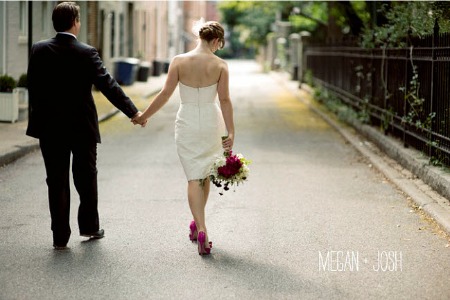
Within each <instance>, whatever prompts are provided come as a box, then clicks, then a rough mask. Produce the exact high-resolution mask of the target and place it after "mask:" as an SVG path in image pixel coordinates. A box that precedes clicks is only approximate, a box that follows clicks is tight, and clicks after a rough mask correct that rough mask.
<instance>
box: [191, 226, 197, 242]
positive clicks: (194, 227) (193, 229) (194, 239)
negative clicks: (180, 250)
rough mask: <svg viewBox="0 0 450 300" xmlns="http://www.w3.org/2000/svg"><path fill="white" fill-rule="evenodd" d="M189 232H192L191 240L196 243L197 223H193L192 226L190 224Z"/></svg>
mask: <svg viewBox="0 0 450 300" xmlns="http://www.w3.org/2000/svg"><path fill="white" fill-rule="evenodd" d="M189 230H190V231H191V232H190V233H189V239H190V240H191V242H194V241H196V240H197V237H196V235H197V225H195V221H192V222H191V224H189Z"/></svg>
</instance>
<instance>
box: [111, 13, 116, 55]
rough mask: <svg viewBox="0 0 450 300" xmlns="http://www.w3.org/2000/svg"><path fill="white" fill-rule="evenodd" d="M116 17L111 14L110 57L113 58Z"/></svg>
mask: <svg viewBox="0 0 450 300" xmlns="http://www.w3.org/2000/svg"><path fill="white" fill-rule="evenodd" d="M115 21H116V16H115V13H114V12H111V45H110V47H111V48H110V49H111V57H114V54H115V53H114V43H115V41H116V24H115Z"/></svg>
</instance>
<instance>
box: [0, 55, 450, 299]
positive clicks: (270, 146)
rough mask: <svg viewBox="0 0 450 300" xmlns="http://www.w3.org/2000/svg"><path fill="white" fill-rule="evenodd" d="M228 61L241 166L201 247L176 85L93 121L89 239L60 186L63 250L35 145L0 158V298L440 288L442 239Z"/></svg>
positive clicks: (420, 292) (449, 269) (388, 293)
mask: <svg viewBox="0 0 450 300" xmlns="http://www.w3.org/2000/svg"><path fill="white" fill-rule="evenodd" d="M230 71H231V95H232V99H233V103H234V108H235V123H236V140H235V149H234V150H235V152H240V153H242V154H244V155H245V156H246V157H247V158H249V159H251V160H252V164H251V166H250V167H251V175H250V178H249V181H248V182H246V183H245V184H244V185H242V186H239V187H238V188H236V191H235V192H233V191H228V192H226V193H225V195H224V196H219V194H218V192H219V190H217V189H214V188H213V189H212V192H211V197H210V200H209V203H208V206H207V224H208V231H209V235H210V239H211V240H212V241H213V243H214V248H213V254H212V255H211V256H209V257H200V256H199V255H198V254H197V250H196V249H197V248H196V244H192V243H191V242H190V241H189V239H188V225H189V222H190V221H191V216H190V212H189V208H188V204H187V199H186V182H185V177H184V174H183V171H182V167H181V164H180V163H179V160H178V157H177V154H176V148H175V143H174V138H173V130H174V128H173V127H174V119H175V114H176V110H177V108H178V102H179V97H178V93H177V91H176V93H175V94H174V96H173V98H172V99H171V101H170V102H169V103H168V104H167V105H166V106H165V107H164V108H163V109H162V110H161V111H160V112H159V113H158V114H157V115H156V116H155V117H154V119H152V120H150V122H149V124H148V126H147V127H146V128H138V127H133V126H132V125H131V124H130V123H129V122H128V120H127V119H126V118H125V117H124V116H123V115H122V114H120V115H117V116H115V117H114V118H112V119H111V120H109V121H107V122H106V123H104V124H103V125H102V137H103V143H102V144H101V145H99V160H98V164H99V166H98V168H99V194H100V204H99V208H100V222H101V226H102V227H103V228H104V229H105V234H106V237H105V238H104V239H102V240H97V241H95V240H94V241H89V240H87V239H85V238H82V237H80V236H78V235H77V232H78V227H77V224H76V211H77V205H78V197H77V194H76V191H75V189H73V193H72V199H73V200H72V215H71V225H72V238H71V240H70V242H69V245H68V246H69V247H70V249H69V250H67V251H54V250H53V249H52V239H51V231H50V219H49V212H48V203H47V194H46V193H47V192H46V185H45V170H44V166H43V161H42V158H41V156H40V153H39V152H36V153H33V154H30V155H28V156H26V157H24V158H22V159H20V160H18V161H17V162H15V163H13V164H11V165H8V166H6V167H4V168H2V169H0V211H1V215H2V217H1V218H0V299H2V300H3V299H50V298H58V299H193V298H196V299H449V298H450V282H449V278H450V248H448V247H446V245H448V243H449V241H448V238H447V237H445V236H443V235H441V234H439V233H437V232H436V231H434V227H433V226H432V225H431V224H430V223H429V222H428V221H427V220H425V219H423V218H422V217H421V216H420V215H419V214H418V213H416V212H415V211H414V210H413V209H412V207H411V204H410V202H409V201H408V200H407V199H406V198H405V196H404V195H403V194H402V193H401V192H400V191H399V190H398V189H396V188H395V187H394V186H393V185H392V184H391V183H390V182H388V181H387V180H386V179H385V178H384V177H383V176H382V174H380V173H378V172H377V171H375V170H374V168H372V167H371V165H370V163H368V162H367V161H366V160H365V159H364V158H362V157H361V155H360V154H359V153H358V152H357V151H356V150H355V149H354V148H352V147H351V146H350V145H348V144H347V143H346V142H345V140H344V139H343V138H342V137H341V136H340V135H339V134H338V133H337V132H336V131H335V130H334V129H332V128H331V127H330V126H328V125H327V124H326V123H325V122H324V121H323V120H322V119H321V118H320V117H318V116H317V115H315V114H314V113H313V112H311V111H310V110H309V109H308V108H307V106H305V105H304V104H302V102H300V101H298V100H297V99H295V98H294V97H293V96H292V95H291V94H290V93H289V92H288V90H286V89H284V88H283V87H282V86H280V85H279V84H277V83H276V82H275V81H274V80H273V78H272V77H271V76H270V75H268V74H263V73H261V72H260V70H259V68H258V66H257V65H256V64H255V63H253V62H249V61H245V62H230ZM135 100H136V102H137V103H138V104H139V105H140V106H141V107H142V108H143V107H144V106H145V103H146V101H147V100H144V99H135Z"/></svg>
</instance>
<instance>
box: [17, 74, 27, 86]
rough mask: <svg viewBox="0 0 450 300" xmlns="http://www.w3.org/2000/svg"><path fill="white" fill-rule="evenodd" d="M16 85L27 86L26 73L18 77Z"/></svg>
mask: <svg viewBox="0 0 450 300" xmlns="http://www.w3.org/2000/svg"><path fill="white" fill-rule="evenodd" d="M17 87H24V88H26V87H28V86H27V74H22V75H20V77H19V81H18V82H17Z"/></svg>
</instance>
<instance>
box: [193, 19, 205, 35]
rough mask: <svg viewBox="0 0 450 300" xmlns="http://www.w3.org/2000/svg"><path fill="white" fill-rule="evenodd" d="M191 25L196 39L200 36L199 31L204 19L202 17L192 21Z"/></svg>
mask: <svg viewBox="0 0 450 300" xmlns="http://www.w3.org/2000/svg"><path fill="white" fill-rule="evenodd" d="M193 23H194V24H193V25H192V33H193V34H194V35H195V36H196V37H198V36H199V35H200V29H202V27H203V25H205V19H204V18H203V17H202V18H200V19H199V20H198V21H194V22H193Z"/></svg>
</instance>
